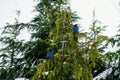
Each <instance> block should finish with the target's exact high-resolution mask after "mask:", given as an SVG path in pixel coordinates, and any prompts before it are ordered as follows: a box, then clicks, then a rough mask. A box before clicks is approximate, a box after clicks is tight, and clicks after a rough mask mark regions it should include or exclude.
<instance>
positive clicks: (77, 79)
mask: <svg viewBox="0 0 120 80" xmlns="http://www.w3.org/2000/svg"><path fill="white" fill-rule="evenodd" d="M58 6H59V7H58V8H57V10H56V17H57V18H56V20H55V27H54V28H51V32H50V35H49V36H50V39H51V41H52V43H51V44H54V45H55V44H57V43H56V42H59V43H60V44H61V46H60V47H59V48H58V52H57V53H56V54H55V55H54V57H53V58H51V59H49V60H48V61H47V62H43V63H41V64H39V66H38V68H37V72H36V73H35V74H34V76H33V78H32V80H92V79H93V75H92V67H95V64H96V63H95V62H96V61H97V59H98V57H99V50H98V48H97V45H99V44H100V43H102V42H103V41H101V40H103V39H104V40H106V37H104V36H100V35H97V36H94V35H96V33H95V34H92V35H93V36H94V37H91V36H89V35H88V34H87V33H82V32H79V33H77V34H73V31H72V28H73V26H72V19H71V16H72V13H71V10H70V7H68V8H64V7H62V9H61V8H60V7H61V5H58ZM51 15H52V14H51ZM94 27H95V26H94ZM74 36H77V37H78V39H85V42H84V41H82V43H83V44H79V43H81V42H80V41H78V40H77V41H76V40H74ZM54 45H53V47H54ZM46 72H47V73H48V74H45V73H46Z"/></svg>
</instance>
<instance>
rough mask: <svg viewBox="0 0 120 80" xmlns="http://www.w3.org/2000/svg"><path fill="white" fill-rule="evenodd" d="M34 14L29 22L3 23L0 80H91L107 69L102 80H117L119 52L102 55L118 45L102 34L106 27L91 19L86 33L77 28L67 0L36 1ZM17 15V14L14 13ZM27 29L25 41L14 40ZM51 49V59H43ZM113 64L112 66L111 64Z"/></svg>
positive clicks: (119, 69) (119, 67) (117, 41)
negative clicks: (21, 78)
mask: <svg viewBox="0 0 120 80" xmlns="http://www.w3.org/2000/svg"><path fill="white" fill-rule="evenodd" d="M36 2H37V5H36V6H35V11H37V15H36V16H35V17H34V18H33V20H32V21H31V22H29V23H19V21H18V20H17V19H16V22H15V23H14V24H7V25H6V26H5V27H4V29H3V31H2V35H1V37H0V43H1V45H2V48H1V49H0V58H1V62H0V80H3V79H5V80H14V79H15V78H17V77H25V78H28V79H32V80H93V78H94V77H96V76H97V75H98V74H100V73H102V72H103V71H104V70H106V69H108V68H112V72H111V73H110V74H109V75H108V76H107V77H106V78H104V80H119V75H120V73H119V72H120V59H119V57H120V50H117V51H116V52H107V53H106V52H105V49H107V48H108V45H109V44H112V45H113V47H114V46H115V45H117V46H118V47H119V45H120V42H119V41H120V40H119V39H120V38H119V37H120V36H119V34H118V35H116V36H115V37H114V38H111V39H109V38H108V37H107V36H105V35H102V31H104V29H105V27H106V26H103V25H102V23H101V22H99V21H98V20H96V19H95V11H93V21H92V24H91V27H90V31H89V32H84V31H82V29H81V28H80V27H79V25H78V27H79V32H78V33H75V32H74V31H73V24H74V22H76V21H77V19H79V18H78V17H77V15H76V14H75V13H73V12H72V11H71V8H70V3H69V0H56V1H55V0H37V1H36ZM18 16H19V14H18ZM24 29H27V30H29V32H30V34H31V38H30V40H29V41H27V42H25V41H24V40H19V39H18V38H17V37H18V36H19V35H20V34H21V33H20V32H21V31H22V30H24ZM50 49H52V50H53V51H54V56H53V57H52V58H50V59H49V58H47V52H48V51H49V50H50ZM113 62H117V65H115V66H113V65H112V63H113Z"/></svg>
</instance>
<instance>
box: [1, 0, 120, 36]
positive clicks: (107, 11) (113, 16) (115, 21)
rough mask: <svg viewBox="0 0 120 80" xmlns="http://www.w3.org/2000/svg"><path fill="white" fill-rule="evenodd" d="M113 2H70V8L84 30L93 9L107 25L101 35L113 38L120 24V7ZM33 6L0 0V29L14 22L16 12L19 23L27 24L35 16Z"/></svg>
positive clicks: (22, 0)
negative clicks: (76, 15)
mask: <svg viewBox="0 0 120 80" xmlns="http://www.w3.org/2000/svg"><path fill="white" fill-rule="evenodd" d="M115 1H117V0H71V8H72V11H76V12H77V14H78V16H80V17H81V19H80V20H79V21H78V22H77V23H78V24H80V26H82V27H83V28H84V29H85V30H88V28H89V27H90V25H91V23H92V12H93V10H94V9H95V10H96V18H97V19H98V20H99V21H101V22H102V23H103V24H104V25H108V27H107V28H106V31H105V32H103V34H105V35H107V36H113V35H115V34H116V32H117V30H118V28H117V26H118V25H119V23H120V13H119V11H118V10H120V9H118V8H120V7H116V6H115V4H116V3H115ZM34 6H35V3H34V0H0V27H4V25H5V24H6V23H7V22H8V23H14V22H15V17H17V16H16V10H21V15H20V18H19V21H20V22H29V21H30V20H31V19H32V18H33V17H34V15H35V14H34V12H33V10H34ZM22 36H23V35H21V37H22ZM24 36H28V35H27V34H26V35H24ZM24 36H23V37H24Z"/></svg>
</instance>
